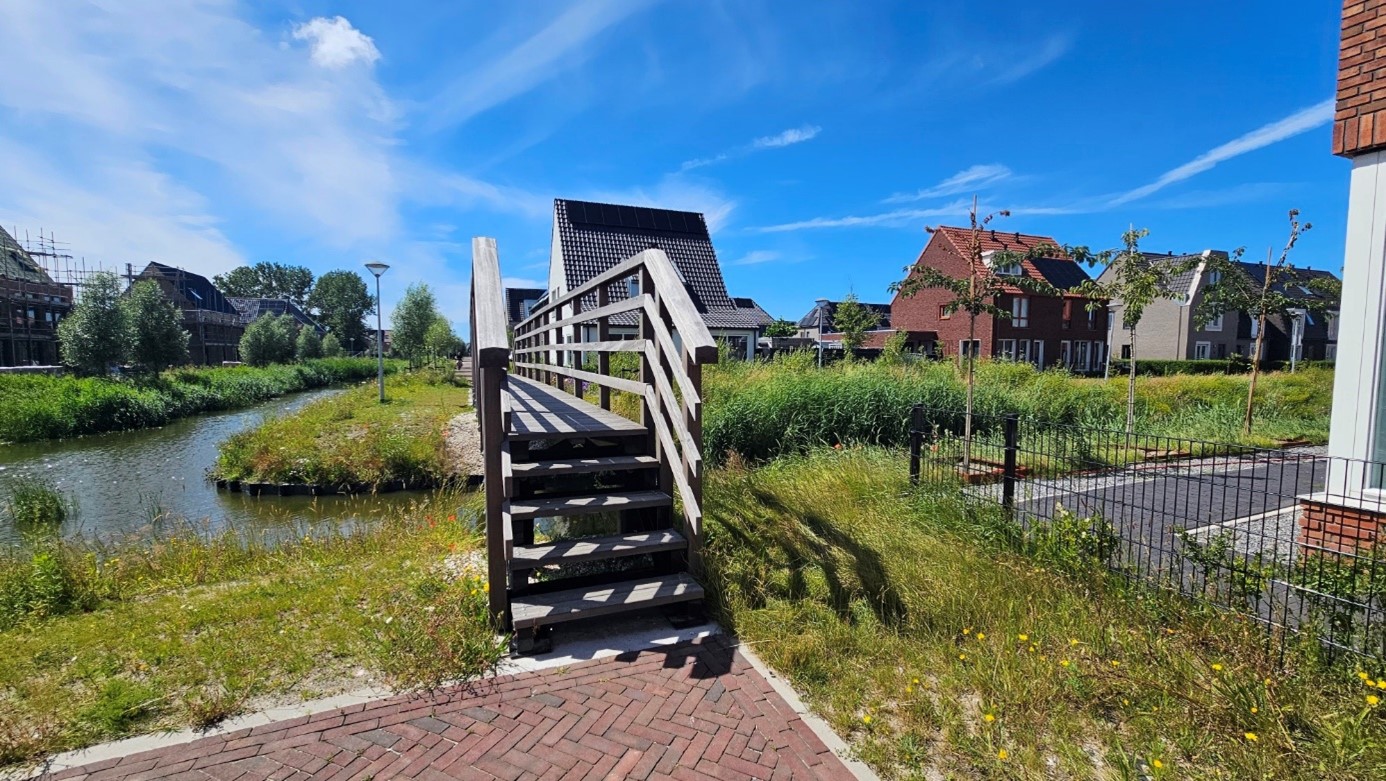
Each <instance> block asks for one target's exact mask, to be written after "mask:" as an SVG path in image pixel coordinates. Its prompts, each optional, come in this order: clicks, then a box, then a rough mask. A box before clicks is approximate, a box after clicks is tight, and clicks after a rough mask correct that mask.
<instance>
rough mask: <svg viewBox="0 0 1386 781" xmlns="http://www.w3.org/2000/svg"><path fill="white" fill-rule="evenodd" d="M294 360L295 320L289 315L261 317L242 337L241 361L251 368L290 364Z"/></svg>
mask: <svg viewBox="0 0 1386 781" xmlns="http://www.w3.org/2000/svg"><path fill="white" fill-rule="evenodd" d="M293 359H294V320H293V318H292V317H289V316H288V315H280V316H278V317H276V316H274V315H261V316H260V317H257V318H255V322H253V323H251V324H250V325H248V326H246V329H245V334H244V335H243V336H242V337H241V360H243V361H245V362H246V363H248V364H250V365H251V366H269V365H270V364H272V363H288V362H290V361H292V360H293Z"/></svg>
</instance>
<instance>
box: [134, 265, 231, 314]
mask: <svg viewBox="0 0 1386 781" xmlns="http://www.w3.org/2000/svg"><path fill="white" fill-rule="evenodd" d="M155 278H162V279H164V280H166V281H167V282H168V283H169V285H171V286H172V287H173V289H174V291H175V292H176V293H177V294H178V296H179V298H180V299H181V300H179V301H178V302H177V303H178V305H179V306H180V307H182V308H184V309H202V310H205V311H208V312H221V313H223V314H228V315H236V316H237V317H239V316H240V312H238V311H237V310H236V307H234V306H232V305H231V301H230V300H229V299H227V297H226V296H224V295H222V293H221V291H220V290H218V289H217V287H216V285H213V284H212V283H211V282H210V281H209V280H208V279H207V278H206V277H204V276H202V275H201V274H194V273H193V272H191V271H185V270H184V269H181V268H175V267H173V266H170V265H167V264H164V263H159V262H157V261H150V262H149V265H147V266H145V267H144V271H141V272H140V275H139V277H138V279H155Z"/></svg>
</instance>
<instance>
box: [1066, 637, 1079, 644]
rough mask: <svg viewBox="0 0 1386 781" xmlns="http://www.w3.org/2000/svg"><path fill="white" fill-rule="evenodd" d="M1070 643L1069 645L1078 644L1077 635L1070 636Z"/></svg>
mask: <svg viewBox="0 0 1386 781" xmlns="http://www.w3.org/2000/svg"><path fill="white" fill-rule="evenodd" d="M1068 644H1069V645H1078V638H1076V637H1070V638H1068Z"/></svg>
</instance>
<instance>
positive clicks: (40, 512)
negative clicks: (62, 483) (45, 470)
mask: <svg viewBox="0 0 1386 781" xmlns="http://www.w3.org/2000/svg"><path fill="white" fill-rule="evenodd" d="M0 509H3V510H4V514H3V516H4V517H5V518H6V519H7V520H8V521H9V522H10V523H13V524H14V525H15V526H17V527H19V528H20V529H22V530H26V531H44V530H51V529H53V528H54V527H56V526H60V525H61V524H62V522H63V521H65V520H67V518H68V516H70V515H71V514H72V510H73V503H72V500H71V499H69V498H68V497H67V496H64V495H63V492H62V491H61V490H59V489H58V487H57V486H55V485H54V484H53V483H52V482H50V481H48V480H45V479H43V478H39V477H21V478H18V479H16V480H14V481H11V482H10V484H9V486H8V487H7V488H6V489H5V492H4V496H3V498H0Z"/></svg>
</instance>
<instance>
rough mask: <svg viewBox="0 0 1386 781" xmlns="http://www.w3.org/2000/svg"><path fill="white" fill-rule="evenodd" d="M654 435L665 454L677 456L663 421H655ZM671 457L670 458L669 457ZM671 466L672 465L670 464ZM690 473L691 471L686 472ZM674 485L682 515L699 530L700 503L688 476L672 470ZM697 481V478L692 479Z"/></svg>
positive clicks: (695, 530) (681, 471) (679, 470)
mask: <svg viewBox="0 0 1386 781" xmlns="http://www.w3.org/2000/svg"><path fill="white" fill-rule="evenodd" d="M654 430H655V435H656V436H657V437H658V439H659V445H660V447H662V448H663V449H664V451H665V452H666V453H670V454H674V455H676V454H677V451H676V450H674V437H673V435H672V434H670V433H669V427H668V426H666V425H665V424H664V421H663V419H660V418H656V419H655V426H654ZM671 457H672V456H671ZM671 466H672V464H671ZM687 471H692V470H687ZM673 478H674V485H675V486H677V487H678V489H679V498H680V499H682V500H683V515H684V517H685V518H688V519H689V522H690V523H693V522H694V519H699V520H697V524H698V526H699V529H700V528H701V520H700V519H701V518H702V517H703V507H702V502H701V501H699V497H698V495H697V494H695V493H693V486H692V484H691V483H690V482H689V475H688V474H687V473H686V471H685V470H683V469H675V470H673ZM693 479H698V478H693ZM699 529H690V530H689V532H690V534H696V533H698V531H699Z"/></svg>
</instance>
